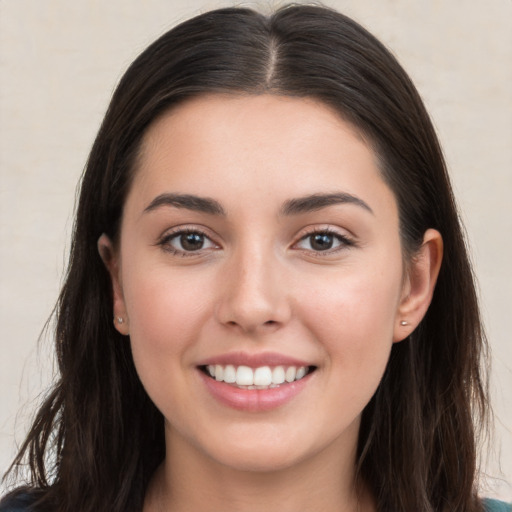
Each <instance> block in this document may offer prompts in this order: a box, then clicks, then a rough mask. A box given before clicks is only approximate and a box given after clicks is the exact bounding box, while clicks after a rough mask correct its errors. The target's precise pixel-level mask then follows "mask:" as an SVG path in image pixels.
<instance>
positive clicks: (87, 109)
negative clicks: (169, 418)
mask: <svg viewBox="0 0 512 512" xmlns="http://www.w3.org/2000/svg"><path fill="white" fill-rule="evenodd" d="M326 3H327V4H328V5H331V6H333V7H336V8H337V9H339V10H341V11H342V12H344V13H346V14H348V15H351V16H353V17H354V18H356V19H357V20H358V21H360V22H361V23H362V24H363V25H365V26H366V27H367V28H369V29H370V31H372V32H373V33H375V34H376V35H377V36H378V37H380V38H381V40H382V41H383V42H384V43H386V44H387V45H388V46H390V47H391V48H392V50H393V51H394V52H395V54H396V55H397V56H398V58H399V60H400V61H401V62H402V63H403V65H404V66H405V68H406V69H407V70H408V71H409V73H410V74H411V75H412V77H413V79H414V80H415V82H416V85H417V86H418V88H419V90H420V92H421V94H422V96H423V98H424V99H425V102H426V104H427V107H428V108H429V110H430V112H431V114H432V116H433V119H434V122H435V125H436V126H437V129H438V132H439V136H440V138H441V141H442V144H443V147H444V150H445V153H446V157H447V160H448V164H449V167H450V170H451V173H452V177H453V181H454V187H455V191H456V194H457V197H458V200H459V204H460V207H461V211H462V216H463V218H464V220H465V222H466V226H467V231H468V236H469V239H470V243H471V247H472V255H473V259H474V262H475V267H476V273H477V276H478V278H479V281H480V290H481V298H482V307H483V313H484V317H485V321H486V325H487V329H488V334H489V339H490V341H491V346H492V348H493V378H492V389H493V393H494V405H495V411H496V427H497V434H496V437H495V439H494V441H493V443H492V447H493V448H492V450H491V455H490V456H489V457H488V459H489V461H488V471H487V472H488V473H489V474H490V475H492V476H493V477H497V478H492V479H489V480H488V481H487V484H486V485H487V487H486V490H485V491H484V492H485V493H486V494H490V495H496V496H501V497H503V498H507V499H512V487H511V486H510V484H508V483H507V482H511V481H512V434H511V430H512V343H511V342H510V334H509V330H510V326H509V322H510V319H511V317H512V307H511V306H512V271H511V268H512V264H511V263H510V262H511V256H510V255H511V253H512V237H511V235H512V209H511V206H510V205H511V199H510V195H511V193H512V0H489V1H486V2H483V1H482V0H472V1H471V0H444V1H441V0H359V1H358V0H338V1H336V0H330V1H327V2H326ZM225 5H232V2H221V1H206V0H188V1H186V0H108V1H100V0H73V1H70V0H0V116H1V117H0V172H1V182H0V332H1V335H0V343H1V347H0V354H1V359H0V411H1V412H0V472H1V471H3V470H4V469H5V468H6V466H7V464H8V461H9V460H10V459H11V457H12V456H13V454H14V449H15V442H18V443H19V442H21V440H22V439H23V433H24V432H25V428H26V422H27V419H28V418H29V417H30V415H31V412H32V411H33V406H34V404H36V403H37V402H38V395H39V394H40V393H41V392H42V390H43V389H44V386H45V385H46V383H47V382H48V381H49V380H50V375H51V371H52V363H51V355H50V354H51V350H52V349H51V340H50V339H49V337H46V338H43V342H42V344H41V348H40V350H39V351H38V349H37V338H38V335H39V332H40V330H41V328H42V326H43V324H44V322H45V320H46V318H47V317H48V315H49V313H50V312H51V310H52V307H53V304H54V302H55V299H56V297H57V294H58V290H59V286H60V283H61V281H62V275H63V268H64V266H65V261H66V254H67V249H68V246H69V235H70V231H71V225H72V214H73V202H74V193H75V185H76V182H77V180H78V177H79V175H80V173H81V170H82V168H83V166H84V163H85V161H86V158H87V154H88V151H89V148H90V145H91V143H92V140H93V137H94V135H95V133H96V130H97V129H98V127H99V124H100V121H101V119H102V116H103V114H104V111H105V109H106V106H107V102H108V100H109V97H110V94H111V92H112V90H113V88H114V86H115V84H116V83H117V81H118V80H119V78H120V77H121V75H122V73H123V71H124V70H125V68H126V67H127V65H128V64H129V63H130V62H131V61H132V60H133V59H134V57H135V56H136V55H137V54H138V53H139V52H140V51H141V50H143V49H144V48H145V47H146V46H147V44H149V43H150V42H151V41H152V40H153V39H155V38H156V37H157V36H158V35H160V34H161V33H163V32H164V31H165V30H167V29H168V28H169V27H171V26H172V25H173V24H175V23H176V22H178V21H181V20H184V19H186V18H188V17H189V16H191V15H193V14H197V13H199V12H201V11H204V10H207V9H209V8H214V7H220V6H225ZM242 5H250V6H255V5H258V3H257V2H244V3H243V4H242ZM259 5H260V6H263V7H268V6H271V5H278V2H265V3H264V4H263V3H260V4H259ZM20 411H21V412H20ZM500 454H501V462H502V471H500V469H499V463H498V461H497V460H498V456H499V455H500Z"/></svg>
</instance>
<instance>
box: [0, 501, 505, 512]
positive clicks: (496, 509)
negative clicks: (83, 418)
mask: <svg viewBox="0 0 512 512" xmlns="http://www.w3.org/2000/svg"><path fill="white" fill-rule="evenodd" d="M482 503H483V505H484V510H485V512H512V504H511V503H505V502H504V501H499V500H491V499H489V498H486V499H484V500H482ZM0 512H2V511H1V510H0Z"/></svg>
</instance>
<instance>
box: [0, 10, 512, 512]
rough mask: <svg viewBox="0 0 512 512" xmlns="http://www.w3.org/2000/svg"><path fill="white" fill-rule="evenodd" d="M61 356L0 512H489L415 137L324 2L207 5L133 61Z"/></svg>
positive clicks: (95, 192) (441, 217)
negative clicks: (481, 492)
mask: <svg viewBox="0 0 512 512" xmlns="http://www.w3.org/2000/svg"><path fill="white" fill-rule="evenodd" d="M56 339H57V353H58V360H59V368H60V373H61V378H60V380H59V381H58V382H57V383H56V385H55V387H54V388H53V390H52V392H51V393H50V395H49V397H48V399H47V401H46V402H45V404H44V406H43V407H42V408H41V410H40V411H39V414H38V416H37V418H36V421H35V423H34V425H33V427H32V429H31V431H30V432H29V435H28V437H27V440H26V441H25V443H24V445H23V446H22V448H21V450H20V453H19V455H18V457H17V458H16V460H15V462H14V467H16V466H18V465H19V464H21V463H22V462H23V460H27V461H28V462H29V464H30V469H31V477H32V481H31V489H30V490H19V491H17V492H16V494H15V495H14V496H11V497H7V498H6V499H5V501H4V505H3V509H2V508H1V507H0V510H16V508H15V507H16V506H18V507H19V508H21V510H30V509H32V510H41V511H44V510H59V511H71V510H73V511H84V512H85V511H102V510H105V511H107V510H108V511H126V510H134V511H135V510H137V511H141V510H142V511H144V512H153V511H155V512H156V511H160V510H173V511H174V510H176V511H180V510H199V509H201V510H237V511H245V510H273V509H274V508H279V510H281V511H282V510H285V511H286V510H292V509H293V510H323V511H331V510H333V511H334V510H337V511H338V510H351V511H352V510H354V511H355V510H358V511H363V512H366V511H376V510H379V511H397V510H400V511H412V510H414V511H436V512H437V511H482V510H499V507H502V510H507V506H506V505H505V504H498V503H491V502H487V503H482V502H481V500H479V499H478V497H477V496H476V490H475V482H476V477H477V475H476V463H475V460H476V449H475V437H476V435H477V433H478V430H479V429H480V427H481V426H482V425H484V424H485V418H486V409H487V401H486V395H485V389H484V386H483V383H482V377H481V374H480V356H481V353H482V351H483V350H484V348H485V341H484V337H483V333H482V330H481V326H480V320H479V313H478V306H477V301H476V295H475V290H474V285H473V281H472V275H471V269H470V266H469V263H468V259H467V255H466V250H465V246H464V242H463V238H462V235H461V229H460V225H459V222H458V218H457V213H456V208H455V204H454V200H453V196H452V193H451V188H450V184H449V180H448V177H447V174H446V170H445V165H444V162H443V158H442V154H441V151H440V148H439V144H438V142H437V139H436V136H435V133H434V130H433V128H432V125H431V123H430V121H429V118H428V115H427V113H426V111H425V109H424V106H423V104H422V102H421V100H420V98H419V96H418V94H417V92H416V90H415V89H414V86H413V85H412V83H411V82H410V80H409V78H408V77H407V75H406V74H405V72H404V71H403V70H402V69H401V67H400V66H399V65H398V63H397V62H396V61H395V59H394V58H393V57H392V56H391V55H390V53H389V52H388V51H387V50H386V49H385V48H384V47H383V46H382V45H381V44H380V43H379V42H378V41H377V40H375V38H374V37H373V36H371V35H370V34H369V33H368V32H366V31H365V30H364V29H362V28H361V27H360V26H359V25H357V24H356V23H354V22H353V21H352V20H350V19H348V18H346V17H344V16H342V15H340V14H337V13H335V12H333V11H330V10H328V9H325V8H320V7H307V6H302V7H299V6H291V7H286V8H283V9H280V10H278V11H277V12H276V13H275V14H274V15H272V16H270V17H264V16H262V15H260V14H257V13H255V12H253V11H251V10H247V9H224V10H219V11H212V12H210V13H206V14H204V15H201V16H198V17H197V18H194V19H192V20H190V21H188V22H185V23H183V24H182V25H180V26H178V27H176V28H175V29H173V30H171V31H170V32H168V33H167V34H165V35H164V36H162V37H161V38H160V39H159V40H157V41H156V42H155V43H154V44H152V45H151V46H150V47H149V48H148V49H147V50H146V51H145V52H143V54H142V55H141V56H140V57H139V58H138V59H137V60H136V61H135V62H134V63H133V64H132V65H131V67H130V68H129V69H128V71H127V72H126V74H125V76H124V77H123V79H122V80H121V82H120V84H119V86H118V88H117V90H116V92H115V94H114V97H113V99H112V102H111V104H110V107H109V109H108V112H107V114H106V116H105V119H104V122H103V124H102V127H101V129H100V132H99V134H98V136H97V139H96V142H95V144H94V146H93V148H92V151H91V155H90V158H89V162H88V165H87V170H86V173H85V175H84V177H83V182H82V188H81V195H80V200H79V205H78V210H77V218H76V224H75V233H74V239H73V245H72V251H71V258H70V265H69V269H68V275H67V280H66V283H65V285H64V288H63V290H62V293H61V296H60V298H59V302H58V309H57V335H56ZM52 450H53V452H52ZM26 504H27V505H26ZM28 506H30V507H32V508H26V507H28ZM24 507H25V508H24ZM497 507H498V508H497Z"/></svg>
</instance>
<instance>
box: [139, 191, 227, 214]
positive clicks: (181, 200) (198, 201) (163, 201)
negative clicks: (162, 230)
mask: <svg viewBox="0 0 512 512" xmlns="http://www.w3.org/2000/svg"><path fill="white" fill-rule="evenodd" d="M162 206H173V207H174V208H185V209H186V210H193V211H196V212H202V213H209V214H210V215H222V216H225V215H226V212H225V211H224V208H222V206H221V204H220V203H219V202H218V201H215V199H210V198H209V197H200V196H195V195H192V194H160V195H159V196H157V197H155V198H154V199H153V201H151V203H149V205H148V206H146V208H144V213H148V212H151V211H153V210H156V209H157V208H160V207H162Z"/></svg>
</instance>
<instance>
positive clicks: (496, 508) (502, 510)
mask: <svg viewBox="0 0 512 512" xmlns="http://www.w3.org/2000/svg"><path fill="white" fill-rule="evenodd" d="M483 503H484V505H485V510H486V512H512V503H505V502H504V501H498V500H490V499H488V498H487V499H484V500H483Z"/></svg>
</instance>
